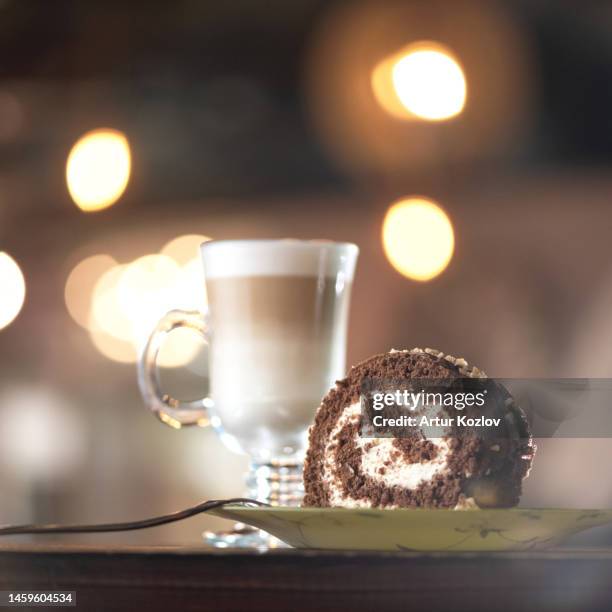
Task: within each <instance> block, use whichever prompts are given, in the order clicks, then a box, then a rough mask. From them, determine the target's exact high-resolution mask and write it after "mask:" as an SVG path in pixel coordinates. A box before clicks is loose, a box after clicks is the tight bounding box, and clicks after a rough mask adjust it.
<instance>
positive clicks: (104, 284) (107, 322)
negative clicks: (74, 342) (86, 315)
mask: <svg viewBox="0 0 612 612" xmlns="http://www.w3.org/2000/svg"><path fill="white" fill-rule="evenodd" d="M126 269H127V266H126V265H117V266H114V267H112V268H110V270H107V271H106V272H105V273H104V274H102V276H101V277H100V278H99V279H98V282H97V283H96V285H95V287H94V290H93V293H92V297H91V319H90V320H89V325H88V327H89V330H90V331H91V330H92V329H94V330H98V331H102V332H104V333H105V334H108V335H109V336H112V337H113V338H115V339H117V340H123V341H125V342H131V341H132V338H133V326H132V321H131V319H130V318H129V317H128V316H126V313H125V312H124V311H123V309H122V308H121V304H120V303H119V299H118V290H119V283H120V282H121V278H122V276H123V274H124V272H125V270H126Z"/></svg>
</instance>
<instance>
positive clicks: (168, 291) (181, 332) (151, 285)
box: [66, 254, 205, 368]
mask: <svg viewBox="0 0 612 612" xmlns="http://www.w3.org/2000/svg"><path fill="white" fill-rule="evenodd" d="M100 258H108V256H97V258H95V257H92V258H88V259H87V260H84V261H83V262H81V264H79V266H77V268H75V270H73V273H71V277H74V279H75V280H72V282H71V283H70V289H71V292H70V293H72V289H74V290H75V291H76V288H77V287H78V286H79V282H78V281H79V278H83V277H84V276H86V275H85V272H86V271H88V272H91V271H92V270H93V269H94V268H96V269H97V270H100V269H101V267H102V264H108V263H109V262H108V260H106V259H100ZM109 259H110V260H111V262H112V264H114V265H111V266H110V267H108V268H107V269H106V270H105V271H103V272H102V274H100V275H99V277H98V279H97V281H95V284H94V286H93V289H92V290H91V291H90V292H89V293H90V295H91V298H90V299H89V302H87V299H86V298H83V299H82V301H81V303H80V304H84V303H89V304H90V309H89V313H88V316H87V318H86V325H87V328H88V330H89V333H90V337H91V340H92V342H93V344H94V346H95V347H96V348H97V349H98V351H99V352H100V353H102V354H103V355H105V356H106V357H108V358H109V359H112V360H113V361H118V362H120V363H133V362H134V361H135V360H136V358H137V355H138V354H139V352H140V351H141V350H142V347H143V345H144V343H145V342H146V340H147V338H148V337H149V335H150V333H151V332H152V330H153V328H154V327H155V325H156V324H157V322H158V321H159V319H160V318H161V317H162V316H163V315H164V314H165V313H166V312H167V311H168V310H171V309H173V308H184V309H189V310H193V309H196V308H197V309H201V308H203V306H204V303H203V302H205V297H203V291H204V288H203V287H204V284H203V282H202V274H201V271H200V262H199V261H198V260H197V259H195V258H193V259H191V260H187V263H185V265H183V266H180V265H179V264H178V263H177V262H176V261H175V260H174V259H172V258H171V257H169V256H167V255H159V254H152V255H145V256H143V257H139V258H138V259H136V260H134V261H132V262H131V263H128V264H122V265H117V264H116V263H115V262H114V260H112V258H109ZM85 264H87V265H85ZM196 264H197V266H196ZM77 273H78V274H77ZM88 279H90V277H88ZM88 282H90V283H91V282H92V281H91V280H88ZM66 296H67V298H66V299H67V304H68V303H69V300H68V283H67V291H66ZM71 312H72V311H71ZM80 315H81V312H80V310H79V318H80ZM73 316H74V315H73ZM77 321H78V319H77ZM79 322H80V321H79ZM200 346H201V341H199V339H198V335H197V334H195V333H194V332H192V331H191V330H188V329H177V330H174V331H173V332H172V333H171V334H170V335H169V336H168V337H167V338H166V340H165V342H164V343H163V346H162V347H161V350H160V353H159V356H158V363H159V364H160V365H161V366H163V367H168V368H174V367H179V366H182V365H186V364H188V363H190V362H191V361H193V359H194V358H195V357H196V355H197V354H198V351H199V349H200Z"/></svg>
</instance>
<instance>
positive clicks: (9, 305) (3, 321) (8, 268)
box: [0, 252, 26, 329]
mask: <svg viewBox="0 0 612 612" xmlns="http://www.w3.org/2000/svg"><path fill="white" fill-rule="evenodd" d="M25 291H26V287H25V279H24V278H23V274H22V272H21V269H20V268H19V266H18V265H17V262H16V261H15V260H14V259H13V258H12V257H11V256H10V255H9V254H8V253H4V252H0V329H3V328H4V327H6V326H7V325H10V324H11V323H12V322H13V320H14V319H15V317H16V316H17V315H18V314H19V312H20V311H21V307H22V306H23V302H24V300H25Z"/></svg>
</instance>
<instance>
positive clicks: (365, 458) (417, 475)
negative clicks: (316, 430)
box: [323, 402, 450, 508]
mask: <svg viewBox="0 0 612 612" xmlns="http://www.w3.org/2000/svg"><path fill="white" fill-rule="evenodd" d="M360 414H361V405H360V404H359V402H357V403H355V404H352V405H350V406H348V407H346V408H345V409H344V411H343V412H342V414H341V415H340V418H339V419H338V421H337V422H336V425H335V427H334V429H333V430H332V432H331V435H330V437H329V439H328V441H327V445H326V447H325V453H324V457H325V459H324V463H323V481H324V482H325V483H326V485H327V489H328V491H329V501H330V504H331V505H332V506H343V507H347V508H367V507H370V505H371V504H370V503H369V501H368V500H363V499H353V498H352V497H350V496H349V495H347V494H346V493H345V492H344V490H343V487H342V480H341V479H340V477H339V475H338V474H336V467H338V466H336V464H335V453H334V449H335V447H336V446H337V445H338V441H337V439H336V437H337V435H338V434H339V433H340V431H341V430H342V429H343V428H344V427H345V426H346V425H348V424H350V423H357V422H359V416H360ZM393 440H394V439H393V438H361V437H357V438H356V440H355V444H356V445H357V447H358V448H360V449H361V452H362V453H361V466H360V467H361V473H362V474H364V475H366V476H369V477H370V478H371V479H372V480H374V481H375V482H380V483H381V484H383V485H385V486H387V487H394V486H398V487H401V488H403V489H416V488H417V487H418V486H419V485H420V484H421V483H422V482H427V481H430V480H431V479H432V478H433V477H434V476H436V475H437V474H442V473H444V472H445V471H446V470H447V463H448V456H449V452H450V449H449V447H448V443H447V442H446V440H443V439H441V438H431V442H432V443H433V444H434V445H435V447H436V448H437V451H438V452H437V453H436V456H435V457H434V459H432V460H431V461H426V462H424V463H405V462H403V461H397V460H394V459H392V454H393V453H396V452H397V451H398V449H397V447H395V446H394V444H393ZM385 462H388V463H389V465H385ZM381 468H384V473H381V472H380V471H379V470H380V469H381Z"/></svg>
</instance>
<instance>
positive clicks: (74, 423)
mask: <svg viewBox="0 0 612 612" xmlns="http://www.w3.org/2000/svg"><path fill="white" fill-rule="evenodd" d="M80 417H81V413H79V411H78V410H77V409H76V408H75V407H74V406H72V405H71V404H70V401H69V398H67V397H64V396H63V395H61V394H60V393H59V392H57V391H55V390H54V389H53V388H50V387H45V386H34V385H29V386H27V387H21V386H20V387H9V388H8V389H4V390H3V391H2V394H1V396H0V466H3V467H4V466H5V467H6V468H8V469H9V473H10V474H14V475H15V476H16V477H17V478H19V479H21V480H22V481H23V482H25V483H27V484H31V483H32V482H34V483H41V482H48V481H49V480H55V479H60V478H65V477H68V476H70V475H71V474H72V473H73V472H75V471H76V470H78V469H79V468H82V466H83V458H84V456H85V455H86V453H87V439H86V431H85V428H84V423H83V421H82V420H81V418H80Z"/></svg>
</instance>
